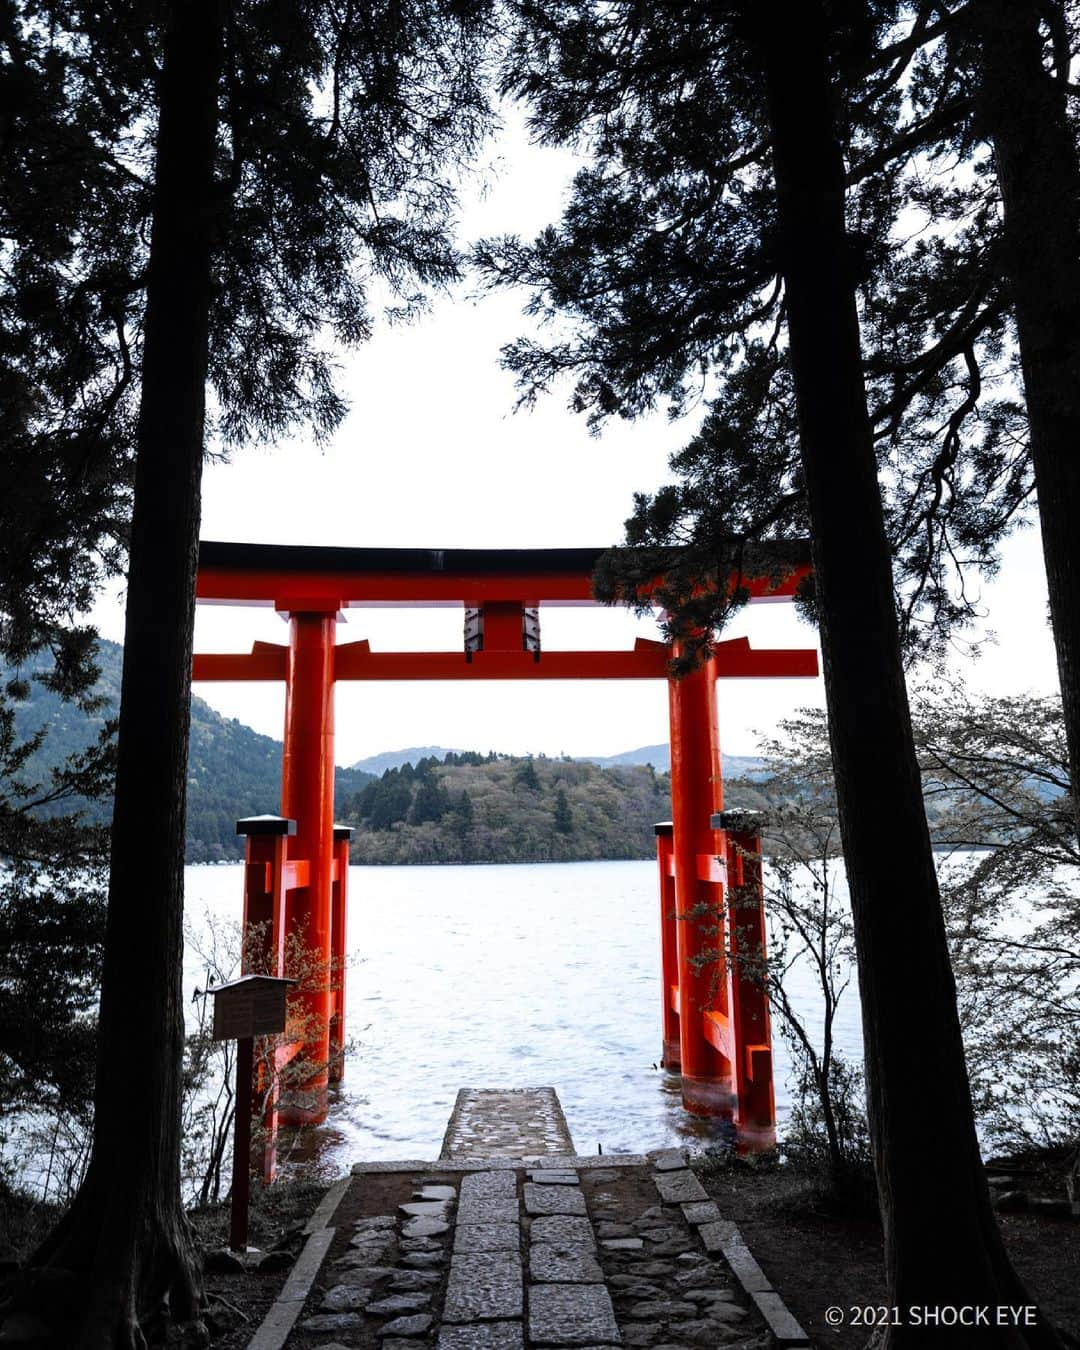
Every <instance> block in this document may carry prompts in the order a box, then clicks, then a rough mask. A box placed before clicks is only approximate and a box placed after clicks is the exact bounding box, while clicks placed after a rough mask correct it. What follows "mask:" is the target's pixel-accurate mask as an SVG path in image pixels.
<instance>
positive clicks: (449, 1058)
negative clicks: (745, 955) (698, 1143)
mask: <svg viewBox="0 0 1080 1350" xmlns="http://www.w3.org/2000/svg"><path fill="white" fill-rule="evenodd" d="M186 878H187V882H186V884H187V913H188V916H189V920H190V921H192V922H193V923H194V924H195V925H196V926H198V925H199V924H200V922H201V920H202V917H203V916H205V915H207V914H209V915H212V916H216V917H217V918H218V919H228V920H235V921H236V922H239V919H240V915H241V907H242V868H241V866H240V865H239V864H237V865H236V866H219V867H189V868H188V869H187V872H186ZM348 948H349V953H350V957H351V958H352V960H353V964H352V965H351V966H350V968H349V971H348V976H347V991H346V1004H347V1007H346V1018H347V1035H348V1036H349V1038H350V1039H352V1040H353V1041H354V1042H355V1049H354V1051H353V1053H352V1054H351V1056H350V1057H349V1058H348V1060H347V1062H346V1067H345V1081H344V1083H343V1084H342V1085H341V1087H340V1089H339V1090H338V1092H337V1094H336V1096H335V1098H334V1100H333V1102H332V1106H331V1110H330V1116H329V1119H328V1121H327V1124H326V1125H325V1126H324V1127H322V1128H321V1129H320V1130H319V1131H318V1132H317V1134H318V1138H317V1140H316V1141H315V1148H316V1152H317V1155H318V1159H319V1161H320V1163H321V1164H324V1165H325V1167H326V1170H327V1171H330V1172H340V1171H342V1170H344V1168H345V1167H347V1166H348V1165H349V1164H350V1163H352V1162H355V1161H358V1160H360V1159H394V1158H435V1157H437V1156H438V1153H439V1149H440V1146H441V1142H442V1135H443V1131H444V1129H445V1127H446V1122H447V1119H448V1117H449V1115H450V1110H451V1108H452V1106H453V1103H454V1098H455V1096H456V1094H457V1090H458V1088H460V1087H529V1086H538V1085H551V1086H553V1087H554V1088H555V1089H556V1090H557V1092H558V1094H559V1099H560V1101H561V1102H562V1105H563V1109H564V1111H565V1113H566V1119H567V1123H568V1124H569V1127H570V1132H571V1135H572V1136H573V1139H574V1143H575V1145H576V1146H577V1148H578V1150H579V1151H580V1152H583V1153H595V1152H596V1151H597V1148H598V1147H599V1146H601V1145H602V1146H603V1149H604V1152H605V1153H608V1152H611V1153H614V1152H622V1151H630V1152H634V1151H639V1150H642V1149H646V1148H655V1147H658V1146H662V1145H671V1144H677V1143H680V1142H686V1141H689V1140H692V1139H699V1140H703V1139H705V1138H707V1137H708V1130H709V1126H708V1123H707V1122H703V1121H700V1120H696V1119H694V1118H693V1117H691V1116H688V1115H687V1114H686V1113H685V1112H684V1111H683V1109H682V1105H681V1102H680V1098H679V1091H678V1078H677V1076H674V1075H671V1074H667V1073H665V1072H664V1071H663V1070H662V1069H659V1068H658V1067H657V1063H658V1060H659V1055H660V977H659V961H660V955H659V900H658V897H657V883H656V864H655V863H654V862H596V863H538V864H527V865H526V864H522V865H514V866H510V865H507V866H490V867H475V866H474V867H449V866H448V867H352V868H350V870H349V912H348ZM203 973H204V968H203V966H202V964H201V963H200V961H199V959H198V957H197V956H196V955H195V953H194V952H192V951H190V950H189V952H188V960H187V963H186V978H187V983H188V989H187V997H188V999H189V1000H190V998H191V991H192V990H193V989H194V987H195V985H196V983H200V984H201V983H202V977H203ZM795 1001H796V1004H797V1005H798V1006H800V1007H801V1009H802V1010H803V1011H805V1012H806V1013H807V1014H808V1016H809V1021H810V1022H811V1023H815V1022H816V1021H817V1020H818V1019H816V1018H815V1017H814V1016H813V1009H814V1007H815V1006H816V1004H815V1000H814V998H813V989H812V985H811V984H810V982H809V981H808V980H807V981H804V982H802V983H801V985H798V984H797V987H796V990H795ZM836 1038H837V1044H838V1047H839V1049H840V1050H841V1051H843V1052H844V1053H845V1054H847V1055H849V1056H851V1057H853V1058H856V1059H857V1058H860V1057H861V1052H862V1047H861V1032H860V1026H859V1007H858V995H857V992H856V991H855V989H854V987H852V988H851V989H849V990H848V992H847V993H846V994H845V996H844V1000H843V1001H842V1003H841V1005H840V1012H839V1015H838V1024H837V1027H836ZM774 1051H775V1059H776V1097H777V1113H778V1116H779V1118H780V1120H781V1122H782V1121H783V1119H784V1117H785V1115H786V1112H787V1109H788V1104H789V1084H788V1078H789V1074H790V1064H789V1061H788V1058H787V1053H786V1047H785V1046H784V1044H783V1042H782V1040H781V1038H780V1037H779V1036H777V1035H775V1028H774Z"/></svg>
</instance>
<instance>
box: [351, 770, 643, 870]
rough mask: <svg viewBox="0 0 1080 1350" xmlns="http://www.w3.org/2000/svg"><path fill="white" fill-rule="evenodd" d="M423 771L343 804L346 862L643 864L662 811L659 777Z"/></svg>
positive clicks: (393, 773)
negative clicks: (351, 830) (348, 840)
mask: <svg viewBox="0 0 1080 1350" xmlns="http://www.w3.org/2000/svg"><path fill="white" fill-rule="evenodd" d="M422 763H423V768H422V769H421V766H420V765H417V766H416V770H415V771H414V773H413V776H412V779H411V781H410V779H409V778H408V776H406V775H405V774H404V772H403V771H401V770H398V769H388V770H387V772H386V773H384V774H383V776H382V778H380V779H378V780H377V781H376V782H374V783H369V784H368V786H367V787H365V788H364V789H363V790H362V791H361V792H360V793H358V794H357V795H356V797H354V798H353V799H352V801H351V803H350V804H349V806H348V807H347V809H346V813H345V818H346V819H347V820H348V822H349V823H350V824H354V825H355V826H356V827H357V830H356V834H355V835H354V836H353V840H352V860H353V862H357V863H438V862H549V861H551V862H563V861H580V860H587V859H597V858H648V857H651V856H653V854H654V852H655V847H656V845H655V836H654V834H653V826H654V824H655V822H656V821H657V820H660V819H663V818H664V817H665V816H666V815H667V814H668V813H669V811H670V805H669V797H668V779H667V776H666V775H656V774H654V773H653V772H652V771H650V770H649V769H648V768H646V767H643V766H634V767H629V768H613V769H601V768H599V767H598V766H596V765H594V764H589V763H586V762H581V763H577V762H574V761H567V760H558V761H553V760H549V759H545V758H543V757H541V758H538V759H532V758H524V759H510V758H507V757H504V756H496V755H490V754H489V755H486V756H484V755H480V754H474V753H454V754H448V755H447V756H446V757H445V759H444V760H443V762H442V763H441V764H432V763H431V762H430V761H424V762H422ZM534 783H535V786H533V784H534Z"/></svg>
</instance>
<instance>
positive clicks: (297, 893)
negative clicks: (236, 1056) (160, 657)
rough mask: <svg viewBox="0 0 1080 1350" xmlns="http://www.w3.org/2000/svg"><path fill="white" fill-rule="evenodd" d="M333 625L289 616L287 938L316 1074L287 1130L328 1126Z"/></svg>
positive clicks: (325, 612) (289, 1112) (311, 613)
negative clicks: (295, 957)
mask: <svg viewBox="0 0 1080 1350" xmlns="http://www.w3.org/2000/svg"><path fill="white" fill-rule="evenodd" d="M336 622H337V607H336V606H335V607H334V609H332V610H331V609H319V610H299V609H290V612H289V654H288V664H287V677H286V694H285V748H284V753H283V755H282V769H281V810H282V814H283V815H286V816H291V817H292V818H293V819H294V820H295V821H296V836H295V838H293V839H291V840H290V841H289V859H290V862H293V861H295V863H296V864H297V869H296V871H297V872H298V873H299V875H295V876H294V880H295V881H297V882H302V881H304V880H306V884H300V885H297V887H296V889H295V890H294V892H293V896H292V904H291V906H290V910H291V913H290V919H291V924H290V932H291V933H294V934H296V935H297V938H298V939H299V941H300V942H301V943H302V944H303V948H304V951H305V953H306V955H305V964H306V966H307V969H306V971H305V972H304V978H303V981H302V986H306V988H304V992H303V993H302V994H301V995H300V996H299V997H300V1006H301V1009H302V1012H301V1015H302V1018H303V1024H304V1035H303V1041H304V1044H303V1051H302V1053H303V1055H304V1058H305V1059H306V1060H308V1061H309V1062H310V1063H311V1064H312V1065H313V1066H314V1071H313V1072H312V1074H311V1076H310V1077H309V1078H308V1079H307V1080H306V1081H305V1082H304V1083H303V1084H302V1086H301V1093H302V1097H303V1100H302V1101H301V1102H298V1103H290V1104H288V1105H286V1106H283V1107H282V1108H281V1111H280V1116H281V1120H282V1122H283V1123H284V1124H289V1125H316V1124H319V1123H320V1122H321V1121H323V1120H325V1119H326V1106H327V1084H328V1081H329V1073H328V1066H329V1063H330V1018H331V1012H332V1006H331V1005H332V994H331V989H330V985H331V983H332V980H331V965H332V955H333V943H332V928H333V920H332V914H333V911H332V895H331V887H332V884H333V872H334V839H333V834H334V626H335V624H336ZM305 865H306V866H305ZM301 869H303V871H301ZM305 872H306V876H305V875H304V873H305ZM287 973H288V974H291V975H295V974H297V973H298V972H297V971H289V972H287Z"/></svg>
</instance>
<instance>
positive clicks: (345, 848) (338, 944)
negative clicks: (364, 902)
mask: <svg viewBox="0 0 1080 1350" xmlns="http://www.w3.org/2000/svg"><path fill="white" fill-rule="evenodd" d="M352 833H353V832H352V826H351V825H335V826H334V882H333V886H332V889H331V913H330V958H331V983H332V988H331V991H330V1005H331V1016H330V1081H331V1083H340V1082H341V1080H342V1079H343V1078H344V1077H345V1053H344V1051H345V952H346V947H345V910H346V906H347V904H348V899H349V840H350V839H351V838H352Z"/></svg>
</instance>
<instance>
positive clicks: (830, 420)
mask: <svg viewBox="0 0 1080 1350" xmlns="http://www.w3.org/2000/svg"><path fill="white" fill-rule="evenodd" d="M754 12H755V14H756V15H757V16H758V17H759V19H764V21H765V22H764V23H761V24H760V25H759V28H758V41H759V43H760V48H761V53H762V61H763V65H764V71H765V83H766V90H767V97H768V104H769V115H770V120H771V123H772V134H773V162H774V173H775V180H776V191H777V203H778V207H777V209H778V224H779V238H780V247H781V250H782V259H781V267H782V271H783V275H784V281H785V298H786V305H787V324H788V337H789V343H790V352H791V364H792V370H793V374H794V381H795V392H796V398H797V401H798V414H799V432H800V442H801V452H802V462H803V467H804V471H805V475H806V487H807V497H808V505H809V510H810V519H811V532H812V535H813V548H814V567H815V578H816V585H817V595H818V608H819V617H820V624H821V645H822V653H823V657H824V672H825V690H826V697H827V703H828V710H829V730H830V737H831V742H832V754H833V765H834V769H835V774H836V790H837V799H838V805H839V815H840V826H841V833H842V837H843V844H844V858H845V862H846V866H847V876H848V882H849V886H850V891H851V905H852V912H853V918H854V924H855V941H856V950H857V954H858V965H859V988H860V994H861V1000H862V1014H863V1030H864V1037H865V1048H866V1073H867V1093H868V1111H869V1119H870V1129H871V1137H872V1141H873V1146H874V1157H875V1163H876V1168H877V1176H878V1187H879V1193H880V1198H881V1208H882V1219H883V1223H884V1228H885V1248H886V1265H887V1275H888V1285H889V1291H890V1297H889V1302H890V1303H892V1304H893V1305H894V1306H895V1307H897V1308H898V1309H900V1312H901V1318H902V1320H903V1321H905V1322H907V1323H910V1322H911V1320H912V1319H911V1316H910V1314H909V1313H908V1312H907V1311H906V1310H908V1309H911V1308H917V1309H921V1308H924V1307H928V1306H929V1307H935V1306H936V1307H946V1306H948V1307H956V1306H959V1305H966V1306H972V1307H985V1308H994V1307H996V1306H997V1305H998V1304H1009V1303H1011V1304H1025V1305H1026V1304H1030V1303H1031V1299H1030V1297H1029V1295H1028V1294H1027V1292H1026V1291H1025V1290H1024V1289H1023V1287H1022V1286H1021V1285H1020V1283H1019V1281H1018V1280H1017V1278H1016V1276H1015V1274H1014V1273H1013V1271H1012V1268H1011V1266H1010V1264H1009V1261H1008V1258H1007V1257H1006V1255H1005V1252H1004V1248H1003V1246H1002V1242H1001V1237H1000V1234H999V1232H998V1228H997V1224H996V1222H995V1219H994V1215H993V1212H992V1210H991V1208H990V1200H989V1195H988V1191H987V1187H986V1181H985V1177H984V1174H983V1170H982V1164H981V1160H980V1156H979V1149H978V1142H977V1140H976V1135H975V1122H974V1115H973V1111H972V1106H971V1095H970V1090H969V1087H968V1079H967V1071H966V1068H965V1063H964V1049H963V1043H962V1040H961V1035H960V1024H959V1019H958V1016H957V1009H956V990H955V985H954V982H953V976H952V971H951V969H950V965H949V956H948V948H947V945H946V940H945V927H944V922H943V918H942V912H941V904H940V900H939V896H938V888H937V878H936V875H935V872H934V864H933V856H932V853H931V849H930V838H929V833H928V830H927V825H926V817H925V814H924V811H923V804H922V792H921V784H920V779H919V770H918V766H917V763H916V757H915V747H914V743H913V739H912V734H911V718H910V713H909V710H908V702H907V690H906V687H905V683H904V675H903V668H902V665H901V658H900V644H899V637H898V629H897V621H896V610H895V602H894V598H893V594H894V593H893V582H892V574H891V566H890V557H889V548H888V544H887V541H886V536H885V529H884V521H883V514H882V507H881V497H880V492H879V489H878V483H877V466H876V461H875V456H874V446H873V440H872V436H871V429H870V422H869V418H868V416H867V411H866V394H865V389H864V385H863V373H862V357H861V350H860V343H859V324H858V316H857V311H856V303H855V289H854V281H853V276H852V271H851V267H850V263H849V257H850V254H849V249H848V240H847V237H846V230H845V223H844V164H843V158H842V155H841V151H840V146H839V143H838V140H837V134H836V129H835V127H834V124H833V115H832V108H831V90H830V80H829V70H828V61H827V56H826V37H827V32H828V28H827V20H826V18H825V15H824V10H823V6H822V4H821V3H820V0H802V2H801V3H799V4H789V3H773V4H769V5H763V6H761V7H760V9H759V8H758V7H757V6H756V5H755V6H754ZM957 1335H958V1331H957V1328H955V1327H945V1328H939V1329H938V1330H937V1332H936V1333H935V1331H934V1329H933V1328H927V1327H926V1326H913V1325H910V1324H909V1325H901V1326H896V1327H890V1328H889V1329H888V1330H887V1331H886V1332H884V1333H883V1334H882V1335H880V1337H879V1340H880V1343H881V1344H884V1345H889V1346H906V1345H919V1346H924V1345H927V1344H935V1343H937V1342H938V1340H939V1339H940V1341H941V1342H942V1343H948V1344H949V1345H954V1344H955V1343H956V1337H957ZM968 1339H970V1340H972V1341H973V1342H977V1343H978V1344H984V1343H985V1344H994V1345H1010V1346H1020V1345H1026V1346H1035V1345H1038V1346H1057V1345H1059V1344H1060V1341H1059V1339H1058V1337H1057V1336H1056V1334H1055V1333H1054V1332H1053V1330H1052V1329H1050V1328H1049V1327H1047V1326H1045V1325H1040V1326H1039V1327H1037V1328H1035V1329H1031V1330H1024V1331H1018V1330H1015V1329H1013V1330H1010V1329H1008V1328H1000V1329H999V1328H994V1327H989V1328H986V1329H984V1330H983V1331H972V1332H971V1333H970V1334H969V1338H968ZM968 1339H965V1343H968Z"/></svg>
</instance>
